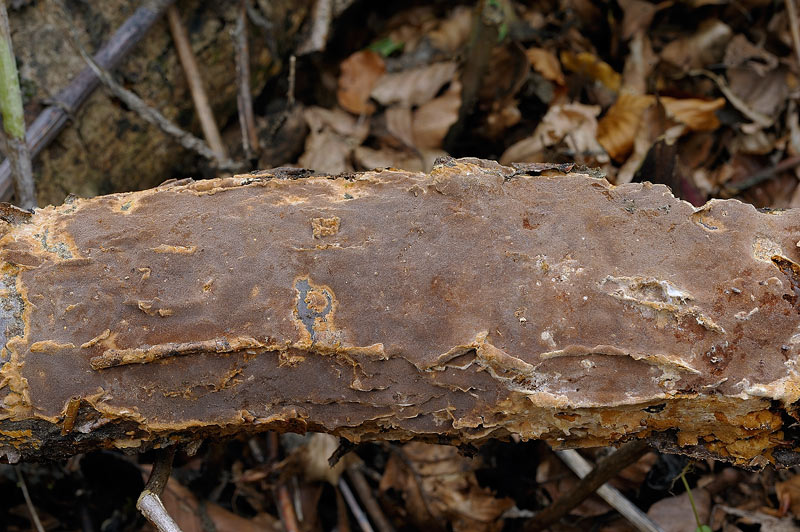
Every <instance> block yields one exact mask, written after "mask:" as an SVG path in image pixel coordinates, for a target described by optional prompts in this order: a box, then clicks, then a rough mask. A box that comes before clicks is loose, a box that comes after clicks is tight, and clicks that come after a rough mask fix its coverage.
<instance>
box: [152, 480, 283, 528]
mask: <svg viewBox="0 0 800 532" xmlns="http://www.w3.org/2000/svg"><path fill="white" fill-rule="evenodd" d="M143 470H144V471H147V472H149V471H148V470H149V467H148V468H143ZM161 502H162V503H163V504H164V508H166V510H167V513H169V515H170V517H172V519H174V520H175V522H176V523H177V525H178V527H179V528H180V529H181V530H182V531H183V532H204V531H205V530H206V529H207V528H206V526H207V525H206V524H205V523H204V522H203V514H205V515H206V516H207V517H208V519H210V520H211V522H212V523H213V525H214V527H215V529H216V530H217V532H258V531H261V532H263V531H265V530H275V531H278V530H282V527H281V525H280V522H279V521H278V520H277V519H275V518H274V517H272V516H270V515H268V514H259V515H258V516H256V517H255V518H254V519H246V518H244V517H241V516H239V515H236V514H234V513H232V512H229V511H228V510H226V509H225V508H223V507H221V506H219V505H218V504H214V503H213V502H210V501H204V502H203V508H201V507H200V502H199V501H198V500H197V497H195V496H194V494H193V493H192V492H191V491H189V489H187V488H186V487H185V486H183V485H182V484H180V483H179V482H178V481H177V480H175V479H174V478H170V479H169V481H168V482H167V486H166V487H165V488H164V492H163V493H162V494H161Z"/></svg>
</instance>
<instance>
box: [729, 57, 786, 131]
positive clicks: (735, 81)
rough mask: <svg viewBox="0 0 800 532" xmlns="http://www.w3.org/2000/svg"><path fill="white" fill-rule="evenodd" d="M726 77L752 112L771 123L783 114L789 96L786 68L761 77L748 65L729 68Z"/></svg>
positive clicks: (734, 91) (730, 85)
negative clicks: (766, 118)
mask: <svg viewBox="0 0 800 532" xmlns="http://www.w3.org/2000/svg"><path fill="white" fill-rule="evenodd" d="M755 64H757V63H755ZM726 76H727V78H728V86H729V87H730V90H731V91H732V92H733V94H735V95H736V96H737V97H738V98H739V100H741V102H742V103H744V105H746V106H747V107H748V108H749V109H751V110H752V111H754V112H756V113H759V114H760V115H763V116H765V117H768V118H769V119H770V120H771V121H774V120H775V119H777V118H778V116H779V115H780V114H781V113H782V112H783V110H784V108H785V106H786V101H787V99H788V96H789V83H788V81H789V80H788V76H789V71H788V69H786V68H785V67H778V68H775V69H773V70H770V71H769V72H767V73H765V74H764V75H761V74H759V69H757V68H754V67H753V64H748V65H747V66H739V67H731V68H729V69H728V71H727V73H726Z"/></svg>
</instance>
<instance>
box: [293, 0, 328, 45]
mask: <svg viewBox="0 0 800 532" xmlns="http://www.w3.org/2000/svg"><path fill="white" fill-rule="evenodd" d="M332 20H333V0H317V1H316V2H314V8H313V10H312V11H311V32H310V33H309V36H308V39H306V41H305V42H304V43H303V44H301V45H300V46H299V47H298V49H297V54H298V55H305V54H311V53H314V52H322V51H324V50H325V45H326V44H327V42H328V34H329V33H330V30H331V21H332Z"/></svg>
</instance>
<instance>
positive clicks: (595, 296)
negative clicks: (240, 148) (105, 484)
mask: <svg viewBox="0 0 800 532" xmlns="http://www.w3.org/2000/svg"><path fill="white" fill-rule="evenodd" d="M291 172H292V171H291V170H287V169H277V170H273V171H266V172H261V173H257V174H252V175H244V176H236V177H230V178H220V179H214V180H209V181H194V182H192V181H188V180H187V181H181V182H173V183H167V184H164V185H162V186H160V187H157V188H155V189H152V190H145V191H142V192H133V193H126V194H114V195H110V196H103V197H96V198H92V199H74V200H72V201H69V202H67V203H65V204H64V205H61V206H59V207H46V208H42V209H37V210H36V211H35V213H33V214H28V213H27V212H24V211H19V210H15V209H13V208H12V207H10V206H5V207H4V208H3V209H2V211H0V217H2V218H3V220H4V221H3V222H0V223H2V229H1V231H2V239H0V268H2V272H0V290H2V305H0V346H3V349H2V352H1V353H0V365H2V369H0V386H1V387H0V398H2V402H1V403H0V449H2V453H3V454H4V455H5V457H6V459H8V460H10V461H16V460H20V459H22V460H24V459H37V458H48V457H55V458H57V457H62V456H66V455H70V454H72V453H77V452H81V451H85V450H89V449H93V448H99V447H116V448H123V449H130V450H141V449H146V448H151V447H154V446H163V445H167V444H172V443H178V442H181V441H185V442H189V441H193V440H197V439H200V438H204V437H209V436H224V435H229V434H236V433H246V432H256V431H262V430H267V429H275V430H280V431H304V430H313V431H323V432H329V433H333V434H336V435H339V436H342V437H344V438H347V439H349V440H351V441H354V442H358V441H365V440H387V439H396V440H405V439H412V438H417V439H425V440H428V441H435V442H446V443H453V444H469V443H479V442H481V441H483V440H486V439H487V438H503V437H508V436H509V435H513V434H517V435H519V436H520V437H522V438H538V439H543V440H547V441H548V442H549V443H551V444H552V445H554V446H556V447H571V446H595V445H608V444H612V443H615V442H621V441H624V440H627V439H632V438H646V437H649V438H654V439H655V440H656V441H659V442H660V443H661V445H662V447H666V448H670V449H678V448H682V449H683V451H684V452H695V453H701V454H705V455H708V456H714V457H718V458H723V459H728V460H731V461H734V462H736V463H738V464H741V465H749V466H753V467H757V466H763V465H765V464H766V463H768V462H775V461H777V462H779V463H780V462H782V461H783V462H784V463H785V462H786V461H791V459H793V456H795V455H794V454H793V451H792V448H793V446H794V444H793V443H792V441H791V437H790V436H789V435H787V434H785V433H784V431H785V430H786V429H787V428H788V426H789V425H791V424H792V417H791V416H792V415H794V414H795V413H796V406H795V403H796V402H797V401H798V399H800V375H798V370H797V367H796V364H797V359H798V355H799V354H800V299H798V298H800V264H798V262H800V249H798V245H797V242H798V239H800V211H783V212H759V211H757V210H756V209H755V208H753V207H752V206H750V205H746V204H744V203H741V202H738V201H733V200H727V201H712V202H710V203H708V204H707V205H705V206H704V207H702V208H700V209H695V208H694V207H692V206H691V205H690V204H689V203H686V202H684V201H681V200H678V199H676V198H675V197H673V195H672V194H671V193H670V191H669V189H668V188H666V187H664V186H661V185H651V184H648V183H644V184H642V183H632V184H627V185H622V186H612V185H610V184H609V183H608V182H607V181H605V180H604V179H602V178H597V177H594V176H593V175H592V173H591V172H585V171H577V170H575V169H573V168H572V167H571V165H544V164H542V165H536V164H526V165H515V166H514V167H513V168H511V167H505V166H500V165H498V164H497V163H492V162H488V161H481V160H477V159H460V160H454V159H449V158H446V159H442V160H440V161H439V162H438V163H437V165H436V167H435V168H434V170H433V171H432V172H431V173H430V174H429V175H425V174H418V173H409V172H403V171H399V170H383V171H373V172H365V173H361V174H355V175H348V176H311V177H305V178H302V179H291V178H290V177H292V176H293V174H292V173H291ZM294 177H296V171H295V174H294Z"/></svg>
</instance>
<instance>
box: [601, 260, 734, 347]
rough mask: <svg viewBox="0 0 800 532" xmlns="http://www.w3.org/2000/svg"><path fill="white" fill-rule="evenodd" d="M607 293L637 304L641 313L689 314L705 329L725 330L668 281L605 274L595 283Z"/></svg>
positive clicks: (652, 315) (661, 316)
mask: <svg viewBox="0 0 800 532" xmlns="http://www.w3.org/2000/svg"><path fill="white" fill-rule="evenodd" d="M598 284H599V286H600V288H602V289H603V290H604V291H605V292H606V293H607V294H608V295H610V296H611V297H613V298H615V299H619V300H620V301H624V302H626V303H631V304H633V305H636V306H638V307H639V308H640V309H641V310H642V311H643V314H645V316H647V315H648V314H650V315H651V317H656V318H661V319H663V316H664V315H666V316H672V317H673V318H674V319H676V320H679V319H682V318H686V317H690V318H693V319H694V320H695V321H696V322H697V323H698V324H699V325H701V326H702V327H704V328H706V329H708V330H709V331H713V332H717V333H720V334H724V333H725V329H723V328H722V327H721V326H720V325H718V324H717V323H715V322H714V320H712V319H711V318H709V317H708V316H707V315H706V314H704V313H703V312H702V311H701V310H700V309H699V308H698V307H697V306H696V305H689V302H690V301H693V300H694V297H692V295H691V294H690V293H688V292H686V291H685V290H682V289H680V288H678V287H677V286H675V285H673V284H672V283H670V282H669V281H665V280H661V279H655V278H652V277H641V276H631V277H627V276H619V277H617V276H612V275H609V276H607V277H606V278H605V279H603V280H602V281H600V282H599V283H598Z"/></svg>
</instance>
